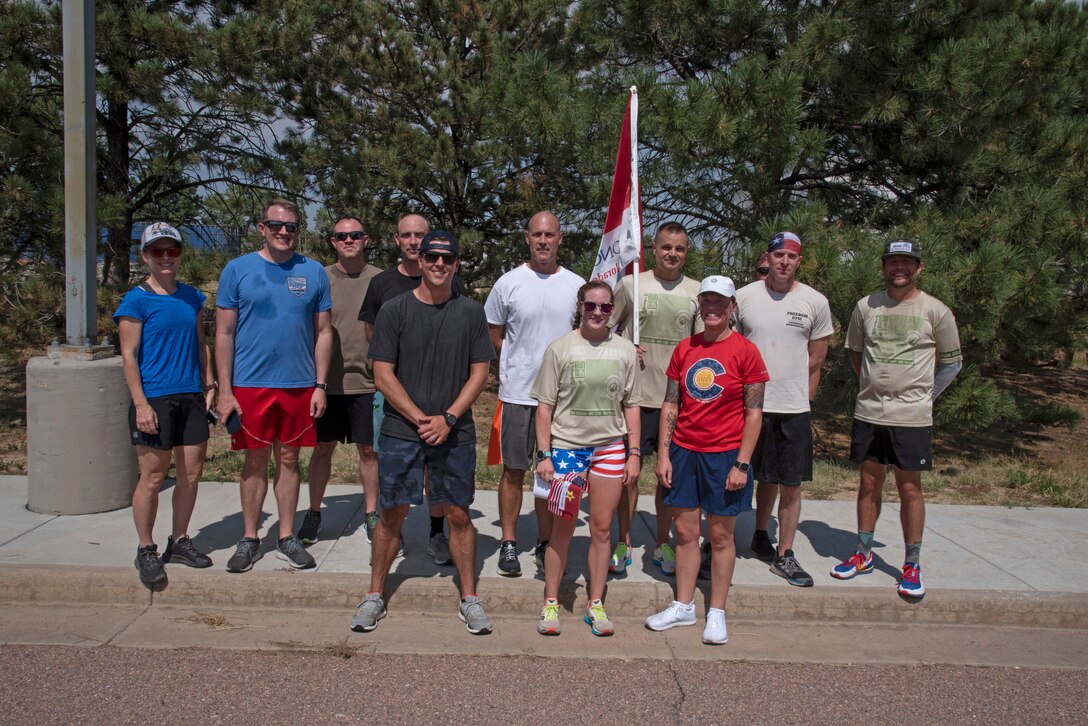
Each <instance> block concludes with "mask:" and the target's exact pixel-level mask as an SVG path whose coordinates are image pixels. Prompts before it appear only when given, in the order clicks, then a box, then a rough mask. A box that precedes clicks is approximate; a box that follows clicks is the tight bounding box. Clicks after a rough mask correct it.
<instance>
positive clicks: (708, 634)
mask: <svg viewBox="0 0 1088 726" xmlns="http://www.w3.org/2000/svg"><path fill="white" fill-rule="evenodd" d="M703 642H704V643H706V644H707V645H725V644H726V643H728V642H729V630H728V628H726V626H725V611H724V610H721V609H719V608H710V610H709V611H708V612H707V614H706V627H705V628H703Z"/></svg>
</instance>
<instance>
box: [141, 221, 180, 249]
mask: <svg viewBox="0 0 1088 726" xmlns="http://www.w3.org/2000/svg"><path fill="white" fill-rule="evenodd" d="M160 239H169V240H173V241H174V242H177V243H178V244H179V245H180V244H181V233H180V232H178V231H177V230H176V229H174V228H173V227H171V226H170V225H169V224H167V223H166V222H152V223H151V224H149V225H147V226H146V227H144V232H143V234H141V235H140V249H141V250H146V249H147V248H148V247H149V246H150V245H152V244H154V243H155V242H158V241H159V240H160Z"/></svg>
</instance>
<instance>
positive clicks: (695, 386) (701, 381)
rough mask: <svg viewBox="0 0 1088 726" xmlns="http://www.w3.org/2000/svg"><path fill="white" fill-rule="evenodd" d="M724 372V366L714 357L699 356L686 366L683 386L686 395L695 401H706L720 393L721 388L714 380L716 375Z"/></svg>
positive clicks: (711, 399) (722, 389)
mask: <svg viewBox="0 0 1088 726" xmlns="http://www.w3.org/2000/svg"><path fill="white" fill-rule="evenodd" d="M724 373H725V366H723V365H722V364H721V361H719V360H717V359H716V358H701V359H700V360H697V361H695V363H693V364H692V366H691V368H688V372H687V374H686V375H685V376H684V386H685V387H686V388H687V389H688V395H689V396H691V397H692V398H694V399H695V400H696V401H700V402H702V403H707V402H708V401H713V400H714V399H715V398H717V397H718V396H720V395H722V391H724V390H725V389H724V388H722V387H721V386H720V385H718V383H717V382H716V379H717V378H718V376H720V375H723V374H724Z"/></svg>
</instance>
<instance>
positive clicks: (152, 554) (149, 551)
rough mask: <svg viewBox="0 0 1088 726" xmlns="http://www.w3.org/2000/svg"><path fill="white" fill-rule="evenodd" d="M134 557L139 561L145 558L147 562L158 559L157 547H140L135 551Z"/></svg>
mask: <svg viewBox="0 0 1088 726" xmlns="http://www.w3.org/2000/svg"><path fill="white" fill-rule="evenodd" d="M136 558H137V559H139V560H141V561H144V560H146V561H147V563H148V564H153V563H154V561H155V560H157V559H159V553H158V548H157V547H147V548H141V549H140V550H139V551H138V552H137V553H136Z"/></svg>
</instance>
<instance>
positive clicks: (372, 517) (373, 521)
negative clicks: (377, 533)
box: [366, 509, 378, 544]
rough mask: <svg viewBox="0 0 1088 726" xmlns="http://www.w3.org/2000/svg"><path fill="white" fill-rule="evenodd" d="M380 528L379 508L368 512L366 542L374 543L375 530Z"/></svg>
mask: <svg viewBox="0 0 1088 726" xmlns="http://www.w3.org/2000/svg"><path fill="white" fill-rule="evenodd" d="M377 528H378V510H376V509H375V510H374V511H373V512H367V513H366V543H367V544H374V530H376V529H377Z"/></svg>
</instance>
